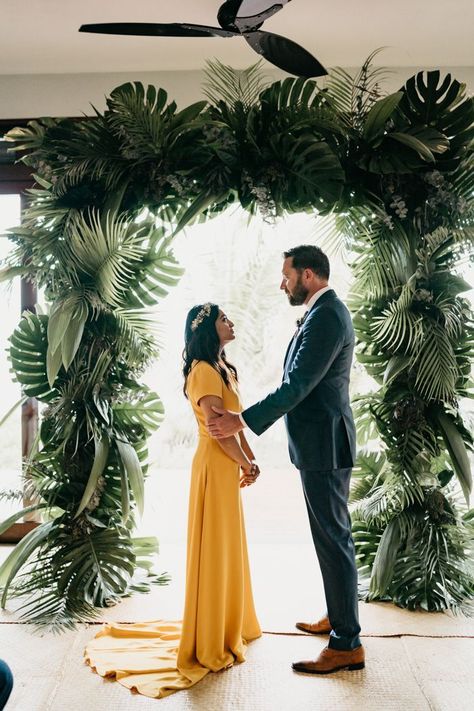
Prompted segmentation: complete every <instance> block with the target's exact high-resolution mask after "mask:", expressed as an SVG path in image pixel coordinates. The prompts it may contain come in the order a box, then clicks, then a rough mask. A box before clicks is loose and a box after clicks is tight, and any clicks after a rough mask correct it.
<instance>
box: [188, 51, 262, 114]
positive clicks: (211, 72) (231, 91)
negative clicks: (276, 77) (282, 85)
mask: <svg viewBox="0 0 474 711" xmlns="http://www.w3.org/2000/svg"><path fill="white" fill-rule="evenodd" d="M204 77H205V81H204V82H203V85H202V87H203V93H204V96H206V97H207V98H208V99H209V101H210V102H211V103H212V104H215V105H216V106H217V105H218V104H219V103H220V102H221V101H224V102H225V103H226V104H229V105H230V106H234V105H235V104H239V103H240V104H242V106H243V107H245V108H248V107H250V106H252V105H253V104H255V103H256V102H257V100H258V97H259V95H260V93H261V92H262V91H263V89H264V88H265V85H266V84H267V80H266V78H265V75H264V74H263V73H262V60H259V61H258V62H256V64H252V65H251V66H250V67H247V69H243V70H238V69H233V68H232V67H230V66H227V65H226V64H222V62H220V61H219V60H218V59H214V60H207V61H206V66H205V68H204Z"/></svg>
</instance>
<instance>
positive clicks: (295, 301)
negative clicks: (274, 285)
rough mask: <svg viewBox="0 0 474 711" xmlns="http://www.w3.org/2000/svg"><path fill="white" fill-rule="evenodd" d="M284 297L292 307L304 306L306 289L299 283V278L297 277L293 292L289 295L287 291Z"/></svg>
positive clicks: (306, 294)
mask: <svg viewBox="0 0 474 711" xmlns="http://www.w3.org/2000/svg"><path fill="white" fill-rule="evenodd" d="M286 295H287V297H288V301H289V302H290V304H291V305H292V306H301V304H304V302H305V301H306V297H307V296H308V289H307V288H306V287H305V286H303V284H302V283H301V276H299V277H298V281H297V282H296V284H295V287H294V289H293V292H292V293H291V294H290V292H289V291H287V292H286Z"/></svg>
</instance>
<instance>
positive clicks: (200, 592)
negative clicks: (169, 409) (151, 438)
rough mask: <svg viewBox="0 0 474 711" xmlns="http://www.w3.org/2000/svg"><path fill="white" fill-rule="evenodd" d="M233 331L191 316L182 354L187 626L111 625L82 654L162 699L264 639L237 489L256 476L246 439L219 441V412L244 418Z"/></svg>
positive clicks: (210, 314)
mask: <svg viewBox="0 0 474 711" xmlns="http://www.w3.org/2000/svg"><path fill="white" fill-rule="evenodd" d="M234 338H235V336H234V330H233V323H232V322H231V321H230V320H229V319H228V318H227V316H226V315H225V314H224V313H223V311H222V310H221V309H220V308H219V307H218V306H217V305H216V304H211V303H207V304H202V305H199V306H194V307H193V308H192V309H191V310H190V311H189V313H188V316H187V319H186V329H185V348H184V353H183V358H184V366H183V374H184V379H185V384H184V393H185V395H186V397H188V398H189V400H190V403H191V406H192V408H193V411H194V415H195V417H196V420H197V423H198V428H199V442H198V447H197V450H196V452H195V455H194V459H193V464H192V474H191V487H190V494H189V516H188V540H187V564H186V596H185V607H184V616H183V621H182V623H177V622H164V621H163V620H158V621H154V622H143V623H135V624H120V623H110V624H106V625H104V627H103V629H102V630H101V631H100V632H99V633H98V634H97V636H96V637H95V638H94V639H93V640H91V642H90V643H89V644H88V646H87V648H86V650H85V658H86V662H87V663H88V664H90V665H91V667H93V668H94V669H95V670H96V671H97V672H98V673H99V674H100V675H101V676H111V677H115V678H116V679H117V681H119V682H120V683H121V684H123V685H124V686H126V687H128V688H129V689H132V690H136V691H138V692H139V693H140V694H144V695H145V696H150V697H153V698H161V697H163V696H167V695H168V694H171V693H173V692H174V691H178V690H180V689H188V688H189V687H190V686H193V685H194V684H196V683H197V682H198V681H200V680H201V679H202V678H203V677H204V676H206V674H208V673H209V672H217V671H220V670H222V669H226V668H227V667H230V666H232V665H233V664H234V663H235V662H243V661H245V650H246V644H247V642H249V641H251V640H253V639H256V638H257V637H260V635H261V630H260V625H259V623H258V620H257V616H256V613H255V608H254V603H253V596H252V588H251V582H250V570H249V563H248V554H247V542H246V536H245V526H244V518H243V511H242V503H241V497H240V488H242V487H244V486H248V485H250V484H252V483H254V481H255V480H256V478H257V476H258V474H259V468H258V466H257V465H256V464H255V463H254V461H253V459H254V457H253V453H252V451H251V449H250V447H249V445H248V443H247V441H246V439H245V436H244V435H243V434H242V433H240V434H239V439H237V437H235V436H232V437H229V438H227V439H225V440H216V439H212V438H211V437H210V435H209V434H208V431H207V428H206V423H207V422H208V421H209V420H210V419H212V418H213V417H216V415H215V414H214V412H213V410H212V406H217V407H223V408H225V409H228V410H233V411H234V412H235V411H237V412H240V411H241V409H242V406H241V403H240V398H239V393H238V388H237V372H236V370H235V368H234V366H232V365H231V364H230V363H229V362H228V361H227V359H226V356H225V351H224V346H225V345H226V344H227V343H229V342H230V341H232V340H234Z"/></svg>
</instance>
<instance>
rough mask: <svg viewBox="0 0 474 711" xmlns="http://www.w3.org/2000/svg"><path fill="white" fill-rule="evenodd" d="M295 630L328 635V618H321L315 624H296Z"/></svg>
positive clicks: (330, 628)
mask: <svg viewBox="0 0 474 711" xmlns="http://www.w3.org/2000/svg"><path fill="white" fill-rule="evenodd" d="M295 626H296V629H298V630H301V631H302V632H308V633H309V634H329V633H330V631H331V630H332V627H331V623H330V622H329V617H322V618H321V619H320V620H318V621H317V622H297V623H296V625H295Z"/></svg>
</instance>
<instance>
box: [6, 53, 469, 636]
mask: <svg viewBox="0 0 474 711" xmlns="http://www.w3.org/2000/svg"><path fill="white" fill-rule="evenodd" d="M372 60H373V55H372V56H371V57H370V58H369V59H368V60H367V62H366V63H365V64H364V66H363V67H362V69H361V70H360V72H358V74H357V75H356V76H354V77H352V76H350V75H349V74H348V73H346V72H345V71H343V70H341V69H337V70H334V71H333V72H332V73H331V75H330V76H329V78H328V80H327V81H326V82H325V85H324V88H322V89H321V88H319V87H318V86H317V84H316V83H315V82H314V81H310V80H303V79H295V78H287V79H285V80H283V81H278V82H275V83H273V84H271V85H269V86H264V85H263V84H262V78H261V74H260V72H259V69H258V67H252V68H250V69H248V70H246V71H244V72H237V71H234V70H232V69H231V68H229V67H224V66H223V65H220V64H218V63H211V65H210V67H209V70H208V74H207V76H208V80H207V83H206V85H205V90H206V95H207V97H208V99H209V101H202V102H198V103H195V104H192V105H191V106H188V107H186V108H184V109H183V110H181V111H178V109H177V106H176V104H175V103H174V102H173V101H171V102H170V101H168V97H167V94H166V92H165V91H164V90H163V89H158V90H157V89H155V88H154V87H152V86H149V87H148V88H146V89H145V88H144V87H143V86H142V85H141V84H140V83H129V84H125V85H123V86H120V87H118V88H117V89H115V90H114V91H113V92H112V93H111V95H110V97H109V98H108V100H107V109H106V111H105V113H103V114H101V113H99V112H96V115H95V116H94V117H93V118H89V119H87V120H69V119H40V120H37V121H32V122H31V123H30V124H29V126H28V127H27V128H18V129H14V130H12V131H11V132H10V133H9V134H8V136H7V138H8V139H10V140H12V141H15V143H16V150H23V151H25V154H24V157H23V158H22V160H23V161H24V162H25V163H26V164H27V165H29V166H31V167H32V169H33V171H34V173H35V178H36V183H37V187H35V188H34V189H32V190H30V191H29V194H28V200H29V204H28V208H27V210H26V212H25V215H24V222H23V224H22V227H21V228H17V229H14V230H13V231H12V233H11V235H10V237H11V239H12V241H13V242H14V245H15V249H14V250H13V252H12V255H11V257H10V258H9V262H8V264H7V265H5V268H4V270H3V278H4V279H9V278H12V277H13V276H15V275H18V274H21V275H23V277H26V278H27V279H30V280H33V281H34V282H35V283H36V284H37V285H38V286H39V287H42V288H44V289H45V294H46V298H47V300H48V301H49V303H50V310H49V313H48V314H38V315H35V314H31V313H26V314H24V316H23V318H22V320H21V322H20V324H19V326H18V328H17V329H16V330H15V332H14V334H13V335H12V337H11V348H10V357H11V362H12V366H13V370H14V373H15V375H16V378H17V379H18V381H19V382H20V383H21V385H22V387H23V391H24V394H25V396H30V397H36V398H38V399H39V400H40V401H41V402H43V403H45V409H44V410H43V414H42V419H41V426H40V431H39V437H38V442H37V445H36V447H35V448H34V450H33V452H32V453H31V455H30V458H29V461H28V462H27V467H26V469H27V477H28V482H29V486H30V487H31V489H32V494H34V496H35V501H36V503H34V504H32V505H31V506H30V507H29V508H28V510H34V509H36V510H41V511H42V512H43V514H44V515H45V522H44V523H42V524H41V525H40V526H38V527H37V528H36V529H35V530H34V531H32V532H31V533H30V534H28V535H27V536H26V537H25V538H24V539H23V540H22V541H21V543H20V544H19V545H18V546H17V547H16V548H15V550H14V551H13V552H12V554H11V555H10V556H9V558H8V559H7V560H6V562H5V563H4V564H3V566H2V567H1V569H0V584H1V585H2V586H3V597H2V605H5V601H6V599H7V595H8V594H9V593H10V594H14V595H20V596H22V597H24V599H25V600H26V602H24V605H23V610H24V614H25V615H26V616H27V617H28V618H29V619H33V620H36V621H41V622H49V623H56V622H59V623H64V622H66V623H67V622H68V621H71V620H77V619H85V618H87V617H88V616H90V615H91V614H92V613H93V612H94V610H95V609H96V608H97V607H98V606H103V605H106V604H111V603H113V602H114V601H117V600H118V599H119V598H120V597H122V596H123V595H126V594H129V592H130V590H131V589H133V588H134V586H135V587H138V588H139V589H145V588H146V579H145V580H143V579H142V581H141V582H140V581H139V582H138V583H137V582H136V580H135V577H134V572H135V570H136V568H137V567H143V568H144V569H145V571H148V572H149V568H150V563H149V561H148V559H147V554H149V553H152V552H154V550H155V547H154V543H153V541H152V540H151V539H141V540H140V539H139V540H136V539H134V537H133V531H134V528H135V518H136V515H137V513H140V512H141V510H142V509H143V498H144V493H143V492H144V477H145V474H146V458H147V444H146V443H147V437H148V436H149V435H150V433H151V432H152V431H153V430H154V429H156V428H157V427H158V426H159V424H160V421H161V419H162V416H163V407H162V404H161V402H160V400H159V397H158V396H157V394H156V393H154V392H151V391H150V390H149V389H148V388H146V387H144V386H143V385H142V384H141V383H140V376H141V373H142V372H143V369H144V367H145V366H146V365H147V363H149V362H150V360H151V359H152V358H153V357H154V355H155V354H156V350H157V346H156V342H155V340H154V336H153V333H152V328H151V323H150V317H149V314H148V310H149V308H150V307H151V306H153V305H154V304H156V303H157V302H159V300H160V299H161V298H162V297H163V296H164V295H165V294H166V292H167V290H168V289H170V288H172V287H173V286H174V285H175V284H176V283H177V282H178V280H179V277H180V274H181V270H180V268H179V266H178V265H177V264H176V262H175V259H174V257H173V252H172V241H173V236H174V234H176V232H177V231H179V230H180V229H182V228H183V227H184V226H185V225H188V224H190V223H191V222H192V221H193V220H196V219H205V218H209V217H212V216H213V215H216V214H218V213H220V212H221V211H223V210H225V209H226V208H227V206H228V205H230V204H231V203H240V204H241V205H242V207H243V208H244V209H246V210H248V211H249V213H251V214H254V213H255V212H257V211H260V212H261V213H262V214H263V215H264V216H265V218H266V219H272V218H273V217H278V216H281V215H284V214H286V213H290V212H301V211H306V212H310V213H313V214H314V215H315V217H317V218H318V219H320V220H325V221H326V222H327V224H328V225H329V227H328V234H327V239H328V240H330V241H332V242H334V243H336V242H338V243H341V242H342V243H343V244H344V246H345V248H346V249H347V253H348V255H349V258H350V260H351V265H352V269H353V274H354V288H353V293H352V296H351V300H350V304H349V305H350V308H351V310H352V313H353V318H354V325H355V329H356V334H357V340H358V346H357V357H358V358H359V360H360V361H361V363H363V365H364V366H365V367H366V368H367V370H368V372H369V373H370V374H371V375H372V376H373V378H374V379H375V381H376V383H377V385H378V387H377V389H376V390H375V391H374V392H372V393H370V394H367V395H364V396H360V397H359V398H357V400H356V402H355V403H354V404H355V411H356V420H357V426H358V430H359V437H360V439H361V444H362V445H367V444H370V442H371V441H373V440H374V438H378V439H379V441H381V443H382V446H381V447H380V446H379V447H378V449H377V451H375V452H374V450H373V448H372V450H371V449H370V448H365V449H364V448H363V449H362V451H361V454H360V456H359V460H358V466H357V468H356V470H355V475H354V476H355V486H354V489H353V494H352V498H353V503H354V510H353V530H354V536H355V543H356V549H357V559H358V564H359V568H360V572H361V576H362V577H363V579H365V580H366V582H367V587H366V590H365V595H366V598H367V599H388V600H393V601H394V602H395V603H397V604H399V605H402V606H405V607H409V608H413V609H416V608H419V607H421V608H424V609H427V610H442V609H446V608H451V609H459V608H465V607H466V605H467V604H468V601H469V599H470V598H471V597H472V593H473V592H474V580H473V575H472V569H470V568H469V552H470V549H471V550H472V548H470V547H471V546H472V540H473V535H472V533H473V523H472V522H473V513H472V511H470V510H469V509H468V505H467V504H466V502H465V501H464V499H463V497H462V496H460V492H462V493H463V495H464V498H465V499H466V500H467V499H468V496H469V492H470V490H471V473H470V467H469V458H468V451H469V450H472V445H473V440H472V436H471V434H470V433H469V428H468V426H467V425H466V423H465V422H464V421H463V418H462V416H461V411H460V402H461V401H462V399H463V398H466V397H472V381H471V379H470V373H471V362H472V357H473V355H474V330H473V313H472V310H471V308H470V305H469V302H468V301H467V300H466V299H465V298H463V296H462V294H463V292H465V291H466V290H468V289H469V285H468V284H466V283H465V281H464V280H463V279H462V278H461V277H460V276H459V275H458V273H457V269H458V267H459V265H460V264H461V263H462V261H463V260H466V259H468V258H469V255H470V250H472V247H473V244H474V200H473V196H474V171H473V168H474V157H473V156H474V153H473V136H474V130H473V118H474V104H473V100H472V99H471V98H466V95H465V87H464V86H463V85H461V84H460V83H459V82H458V81H456V80H455V79H452V78H451V76H450V75H449V74H448V75H447V76H445V77H441V76H440V72H439V71H429V72H427V73H423V72H420V73H418V74H416V76H413V77H411V78H410V79H409V80H408V81H407V82H406V84H405V85H404V86H403V87H402V88H401V89H400V90H399V91H397V92H395V93H392V94H389V95H383V94H382V91H381V86H380V84H381V82H382V81H383V79H384V72H383V71H382V70H381V69H374V68H373V67H372V64H371V62H372ZM459 485H460V486H459ZM23 513H24V512H22V511H20V512H18V514H17V515H16V516H14V517H11V518H10V519H9V520H8V521H6V522H5V523H4V524H3V528H6V527H7V526H8V525H10V524H11V523H12V522H13V520H16V519H17V518H19V517H20V516H21V515H22V514H23ZM158 582H160V578H158Z"/></svg>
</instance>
